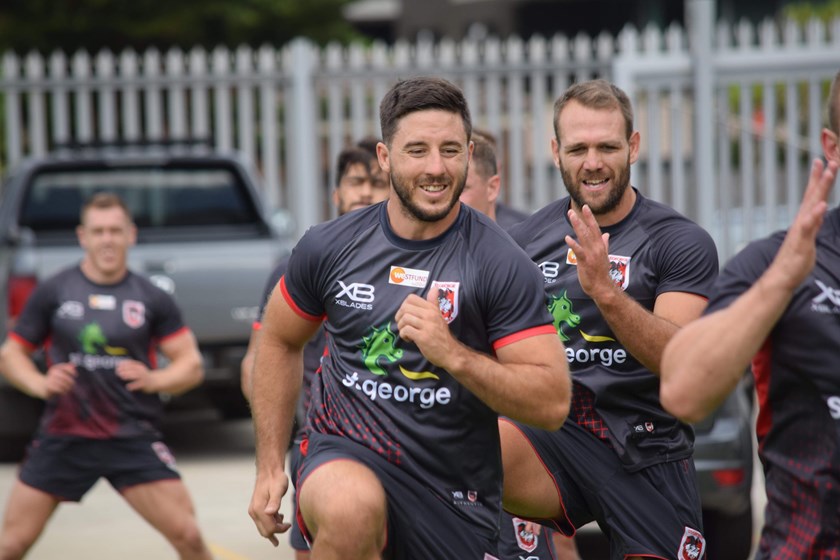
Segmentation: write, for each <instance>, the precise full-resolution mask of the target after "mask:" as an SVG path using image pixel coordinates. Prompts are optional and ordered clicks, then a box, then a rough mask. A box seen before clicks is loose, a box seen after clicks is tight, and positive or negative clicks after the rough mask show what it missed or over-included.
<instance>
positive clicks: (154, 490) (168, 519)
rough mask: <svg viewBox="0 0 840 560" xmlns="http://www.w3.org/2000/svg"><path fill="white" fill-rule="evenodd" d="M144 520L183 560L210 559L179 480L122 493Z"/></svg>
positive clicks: (147, 485) (191, 505)
mask: <svg viewBox="0 0 840 560" xmlns="http://www.w3.org/2000/svg"><path fill="white" fill-rule="evenodd" d="M121 494H122V496H123V498H125V500H126V501H127V502H128V503H129V505H131V507H132V508H134V510H135V511H137V513H139V514H140V515H141V516H143V519H145V520H146V521H148V522H149V524H150V525H151V526H152V527H154V528H155V529H157V530H158V531H160V532H161V534H163V536H164V537H166V539H167V540H168V541H169V542H170V543H171V544H172V546H173V547H175V550H177V551H178V556H179V557H180V558H181V559H182V560H212V558H213V556H212V555H211V554H210V550H209V549H208V548H207V545H206V544H205V542H204V539H203V538H202V537H201V531H200V530H199V528H198V521H197V520H196V516H195V509H194V508H193V504H192V500H191V499H190V495H189V493H188V492H187V488H186V486H184V483H183V482H182V481H181V480H179V479H171V480H161V481H158V482H148V483H145V484H138V485H136V486H131V487H129V488H124V489H123V490H121Z"/></svg>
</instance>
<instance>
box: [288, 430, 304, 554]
mask: <svg viewBox="0 0 840 560" xmlns="http://www.w3.org/2000/svg"><path fill="white" fill-rule="evenodd" d="M302 460H303V455H302V454H301V452H300V440H298V439H296V440H295V442H294V443H293V444H292V447H291V449H290V450H289V467H290V469H289V470H290V471H291V474H292V520H294V519H296V518H297V472H298V469H300V467H301V461H302ZM291 523H292V528H291V529H290V530H289V544H290V545H291V546H292V548H294V549H295V550H309V544H307V542H306V539H304V538H303V533H302V532H301V530H300V525H298V524H297V523H295V522H293V521H292V522H291Z"/></svg>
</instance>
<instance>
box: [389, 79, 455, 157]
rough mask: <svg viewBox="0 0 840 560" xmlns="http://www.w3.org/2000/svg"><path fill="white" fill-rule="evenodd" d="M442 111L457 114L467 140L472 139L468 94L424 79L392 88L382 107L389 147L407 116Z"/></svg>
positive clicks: (453, 87) (405, 81)
mask: <svg viewBox="0 0 840 560" xmlns="http://www.w3.org/2000/svg"><path fill="white" fill-rule="evenodd" d="M428 109H440V110H442V111H449V112H451V113H457V114H459V115H460V116H461V120H462V121H463V122H464V131H465V132H466V133H467V140H469V139H470V136H471V135H472V119H471V118H470V110H469V108H468V107H467V100H466V99H465V98H464V93H463V92H462V91H461V90H460V89H459V88H458V86H456V85H455V84H453V83H452V82H449V81H447V80H444V79H442V78H435V77H429V76H420V77H416V78H409V79H407V80H401V81H399V82H397V83H396V84H395V85H394V87H392V88H391V89H390V90H389V91H388V93H386V94H385V97H383V98H382V102H381V103H380V104H379V122H380V123H381V124H382V139H383V140H384V142H385V144H387V145H388V146H390V145H391V141H392V140H393V139H394V134H396V132H397V125H398V124H399V121H400V119H402V118H403V117H404V116H406V115H408V114H410V113H414V112H416V111H424V110H428Z"/></svg>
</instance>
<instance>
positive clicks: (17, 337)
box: [9, 332, 38, 352]
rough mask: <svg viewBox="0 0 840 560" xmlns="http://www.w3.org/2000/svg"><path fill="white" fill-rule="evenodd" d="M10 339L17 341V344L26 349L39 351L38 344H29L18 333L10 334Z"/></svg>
mask: <svg viewBox="0 0 840 560" xmlns="http://www.w3.org/2000/svg"><path fill="white" fill-rule="evenodd" d="M9 338H11V339H13V340H15V341H16V342H18V343H20V344H22V345H23V346H24V347H26V348H28V349H29V350H32V351H33V352H34V351H35V350H37V349H38V345H37V344H32V343H31V342H29V341H28V340H26V339H25V338H23V337H22V336H20V335H19V334H18V333H15V332H10V333H9Z"/></svg>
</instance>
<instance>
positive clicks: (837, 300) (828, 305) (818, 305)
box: [811, 279, 840, 315]
mask: <svg viewBox="0 0 840 560" xmlns="http://www.w3.org/2000/svg"><path fill="white" fill-rule="evenodd" d="M814 283H815V284H816V285H817V288H818V289H819V290H820V294H819V295H818V296H816V297H815V298H813V299H812V300H811V311H814V312H815V313H823V314H828V315H840V290H838V289H837V288H832V287H831V286H828V285H826V284H825V283H823V282H820V281H819V280H816V279H815V280H814Z"/></svg>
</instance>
